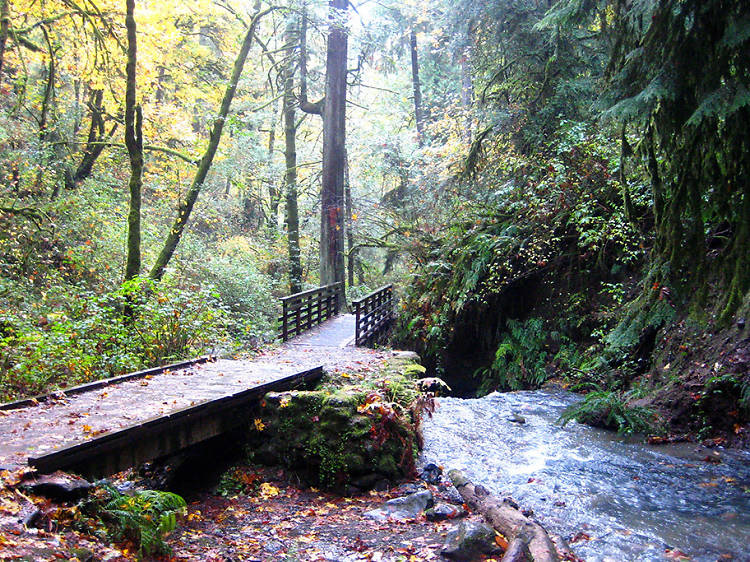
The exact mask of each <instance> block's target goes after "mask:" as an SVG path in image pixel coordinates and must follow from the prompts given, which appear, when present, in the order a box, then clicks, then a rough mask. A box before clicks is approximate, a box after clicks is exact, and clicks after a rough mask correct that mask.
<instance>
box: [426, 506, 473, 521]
mask: <svg viewBox="0 0 750 562" xmlns="http://www.w3.org/2000/svg"><path fill="white" fill-rule="evenodd" d="M424 515H425V517H427V520H428V521H445V520H446V519H456V518H457V517H465V516H466V510H465V509H464V508H463V506H460V505H451V504H449V503H442V502H439V503H436V504H435V506H434V507H431V508H430V509H428V510H427V511H425V512H424Z"/></svg>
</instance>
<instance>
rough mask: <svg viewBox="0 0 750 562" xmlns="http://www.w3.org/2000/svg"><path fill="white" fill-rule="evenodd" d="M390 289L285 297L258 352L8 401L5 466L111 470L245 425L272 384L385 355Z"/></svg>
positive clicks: (286, 384)
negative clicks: (275, 335) (353, 297)
mask: <svg viewBox="0 0 750 562" xmlns="http://www.w3.org/2000/svg"><path fill="white" fill-rule="evenodd" d="M392 294H393V290H392V287H391V286H390V285H389V286H386V287H382V288H381V289H378V290H377V291H375V292H373V293H371V294H370V295H368V296H366V297H365V298H363V299H360V300H358V301H354V303H353V308H354V310H355V313H354V314H339V311H340V309H341V308H343V306H344V302H345V301H344V296H343V287H342V286H341V285H340V284H336V285H329V286H326V287H320V288H318V289H313V290H310V291H304V292H302V293H298V294H297V295H291V296H290V297H285V298H284V299H282V316H281V318H280V319H279V320H280V339H281V340H282V344H281V345H280V346H279V347H278V348H277V349H274V350H271V351H268V352H266V353H265V354H262V355H260V356H258V357H256V358H254V359H218V360H217V359H215V358H211V357H202V358H199V359H195V360H192V361H186V362H182V363H177V364H173V365H168V366H165V367H158V368H154V369H148V370H145V371H139V372H137V373H131V374H128V375H124V376H121V377H115V378H111V379H106V380H101V381H95V382H92V383H89V384H85V385H81V386H78V387H74V388H70V389H66V390H64V391H60V392H56V393H53V394H50V395H46V396H38V397H36V398H32V399H26V400H20V401H17V402H12V403H7V404H2V405H0V434H1V435H3V440H2V442H0V469H17V468H21V467H23V466H24V465H25V464H26V463H27V462H28V464H29V465H31V466H33V467H35V468H36V469H37V470H38V471H39V472H42V473H49V472H53V471H55V470H70V471H74V472H78V473H80V474H83V475H85V476H90V477H101V476H106V475H109V474H112V473H115V472H118V471H120V470H123V469H125V468H128V467H132V466H138V465H140V464H141V463H143V462H146V461H150V460H154V459H158V458H161V457H165V456H168V455H171V454H174V453H175V452H178V451H180V450H182V449H186V448H188V447H191V446H193V445H196V444H198V443H201V442H203V441H206V440H208V439H211V438H213V437H216V436H218V435H221V434H223V433H226V432H228V431H231V430H234V429H237V428H240V427H242V426H243V424H247V423H248V421H249V419H250V417H251V415H252V412H253V408H254V407H255V405H257V403H258V402H259V399H260V398H261V397H262V396H263V395H265V394H266V393H267V392H270V391H281V390H290V389H293V388H303V387H306V386H310V385H314V384H315V383H316V382H317V381H318V380H319V379H320V378H321V377H322V375H323V372H324V370H332V371H336V370H341V371H345V370H349V371H351V370H355V369H356V366H357V365H362V364H377V363H378V362H381V361H384V360H385V357H386V356H387V355H388V352H386V351H374V350H371V349H367V348H364V347H362V346H363V345H364V344H366V343H368V342H372V341H374V340H375V339H376V338H377V337H378V335H379V334H382V333H383V331H384V329H385V328H386V327H387V326H388V324H389V323H390V320H391V318H392V314H393V302H392Z"/></svg>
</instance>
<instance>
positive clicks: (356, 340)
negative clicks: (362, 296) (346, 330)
mask: <svg viewBox="0 0 750 562" xmlns="http://www.w3.org/2000/svg"><path fill="white" fill-rule="evenodd" d="M353 304H354V317H355V319H356V320H355V323H354V345H359V330H360V326H359V322H360V314H361V310H362V309H361V306H362V304H361V303H360V302H359V301H356V302H354V303H353Z"/></svg>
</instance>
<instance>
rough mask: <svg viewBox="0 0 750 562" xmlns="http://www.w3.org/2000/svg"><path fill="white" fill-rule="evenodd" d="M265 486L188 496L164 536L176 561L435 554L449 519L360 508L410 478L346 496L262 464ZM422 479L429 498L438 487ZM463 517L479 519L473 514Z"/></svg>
mask: <svg viewBox="0 0 750 562" xmlns="http://www.w3.org/2000/svg"><path fill="white" fill-rule="evenodd" d="M266 478H267V482H268V483H269V484H270V486H263V489H262V490H261V492H260V493H259V494H258V495H255V496H246V495H239V496H233V497H229V498H223V497H220V496H216V495H204V496H203V497H200V498H197V499H196V501H194V502H191V503H190V504H189V506H188V515H187V518H186V522H185V524H184V525H183V526H182V527H180V529H179V530H178V531H177V532H175V533H174V534H173V535H171V536H170V538H169V540H168V543H169V545H170V546H171V547H172V549H173V559H174V560H180V561H188V560H189V561H204V560H210V561H229V560H246V561H271V560H289V561H291V560H299V561H324V560H331V561H332V560H336V561H341V562H350V561H351V562H354V561H360V560H374V561H379V560H382V561H409V560H438V559H442V558H441V555H440V551H441V550H442V548H443V545H444V544H445V540H446V535H447V534H448V532H449V531H450V529H451V528H453V527H454V526H456V524H457V522H456V520H452V521H451V520H446V521H434V522H432V521H427V520H426V519H425V516H424V514H420V515H419V516H417V517H415V518H413V519H405V520H397V519H388V520H386V521H376V520H374V519H372V518H370V517H368V516H366V515H365V514H366V513H367V512H368V511H370V510H373V509H376V508H378V507H380V506H381V505H382V504H383V503H384V502H385V501H387V500H389V499H391V498H394V497H401V496H403V495H404V494H405V493H406V491H408V490H409V488H413V487H414V486H415V485H414V484H405V485H401V486H397V487H394V488H392V489H390V490H386V491H382V492H376V491H371V492H369V494H367V495H362V496H354V497H346V496H339V495H335V494H331V493H327V492H322V491H319V490H317V489H316V488H299V487H297V486H295V485H294V484H293V483H291V482H290V480H289V479H288V478H287V477H286V474H285V473H284V472H283V471H276V472H275V473H274V472H271V471H269V472H266ZM421 486H424V487H429V488H430V489H431V490H432V491H433V494H434V495H435V497H436V498H438V497H440V494H441V491H440V489H439V488H436V487H435V486H428V485H426V484H421ZM469 517H470V518H473V519H477V520H479V519H481V517H480V516H478V515H470V516H469Z"/></svg>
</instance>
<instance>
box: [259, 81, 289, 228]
mask: <svg viewBox="0 0 750 562" xmlns="http://www.w3.org/2000/svg"><path fill="white" fill-rule="evenodd" d="M284 95H286V91H285V92H284ZM293 96H294V92H292V99H294V98H293ZM276 109H277V107H276V106H275V105H274V111H273V112H272V117H271V127H270V130H269V132H268V166H269V168H270V166H271V165H272V164H273V151H274V148H275V145H276ZM282 119H283V108H282ZM281 195H282V194H281V190H280V189H279V186H278V184H277V183H276V182H274V181H271V182H269V184H268V200H269V201H268V203H269V209H270V210H269V213H268V217H267V221H266V225H267V227H268V230H269V231H271V232H273V233H275V232H276V231H277V230H278V227H279V205H280V203H281Z"/></svg>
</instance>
